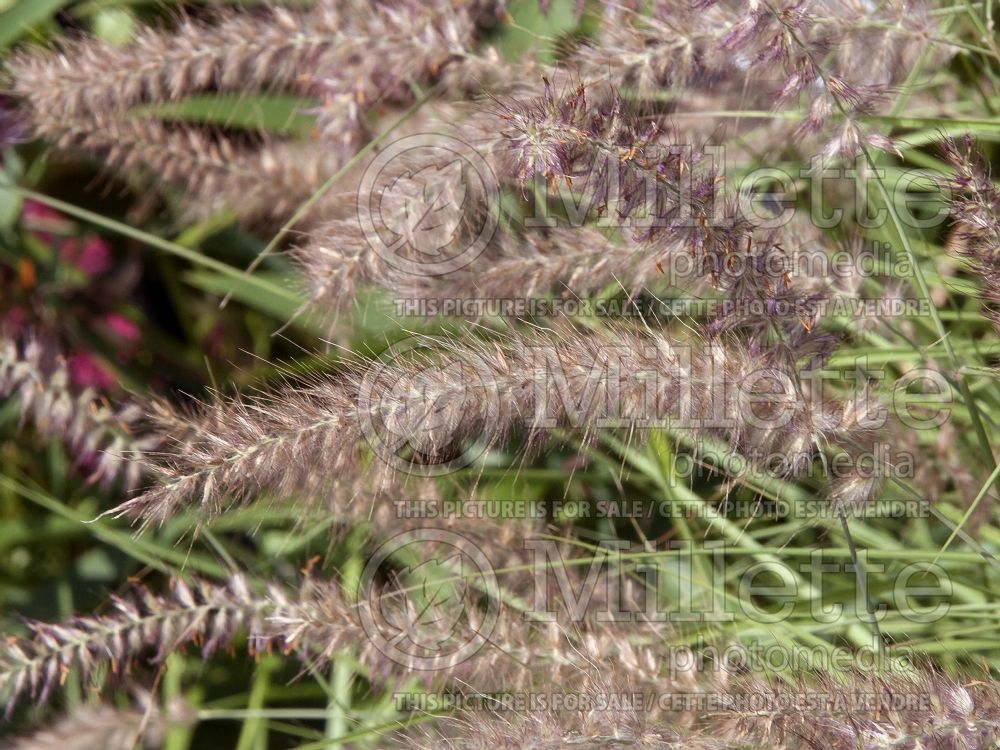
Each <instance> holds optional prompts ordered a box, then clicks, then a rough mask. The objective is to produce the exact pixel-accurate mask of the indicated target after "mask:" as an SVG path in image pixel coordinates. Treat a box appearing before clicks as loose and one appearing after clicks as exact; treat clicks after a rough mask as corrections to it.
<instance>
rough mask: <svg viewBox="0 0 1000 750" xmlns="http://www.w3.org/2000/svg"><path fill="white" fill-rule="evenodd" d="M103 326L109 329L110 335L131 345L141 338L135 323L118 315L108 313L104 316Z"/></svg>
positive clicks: (140, 332)
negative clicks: (112, 334)
mask: <svg viewBox="0 0 1000 750" xmlns="http://www.w3.org/2000/svg"><path fill="white" fill-rule="evenodd" d="M104 324H105V325H106V326H107V327H108V328H110V329H111V331H112V333H114V334H115V335H116V336H118V337H119V338H121V339H124V340H125V341H128V342H129V343H131V344H134V343H136V342H138V341H139V340H140V339H141V338H142V331H141V330H140V329H139V326H137V325H136V324H135V323H133V322H132V321H131V320H129V319H128V318H126V317H125V316H124V315H119V314H118V313H108V314H107V315H105V316H104Z"/></svg>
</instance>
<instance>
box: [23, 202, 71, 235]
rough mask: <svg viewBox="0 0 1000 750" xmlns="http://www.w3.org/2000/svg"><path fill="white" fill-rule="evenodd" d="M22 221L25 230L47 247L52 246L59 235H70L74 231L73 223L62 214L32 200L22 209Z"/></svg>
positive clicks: (25, 203)
mask: <svg viewBox="0 0 1000 750" xmlns="http://www.w3.org/2000/svg"><path fill="white" fill-rule="evenodd" d="M21 220H22V221H23V222H24V226H25V228H26V229H28V230H29V231H30V232H31V234H32V235H33V236H34V237H35V238H36V239H37V240H38V241H39V242H42V243H44V244H46V245H51V244H52V243H53V242H54V241H55V239H56V236H57V235H61V234H63V235H64V234H68V233H69V232H71V231H72V230H73V224H72V222H70V220H69V219H67V218H66V217H65V216H63V215H62V214H61V213H59V212H58V211H56V210H55V209H54V208H49V207H48V206H46V205H45V204H44V203H39V202H38V201H35V200H31V199H30V198H29V199H28V200H26V201H25V202H24V206H23V207H22V208H21Z"/></svg>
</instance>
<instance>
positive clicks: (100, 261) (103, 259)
mask: <svg viewBox="0 0 1000 750" xmlns="http://www.w3.org/2000/svg"><path fill="white" fill-rule="evenodd" d="M59 257H60V258H62V259H63V260H64V261H66V262H67V263H72V264H73V265H74V266H76V267H77V268H79V269H80V270H81V271H83V272H84V273H85V274H86V275H87V276H88V277H90V278H93V277H94V276H100V275H101V274H103V273H105V272H107V271H108V269H110V268H111V247H110V246H109V245H108V243H107V242H105V241H104V240H103V239H101V238H100V237H96V236H90V237H83V238H81V237H70V238H68V239H67V240H65V241H64V242H63V243H62V247H60V248H59Z"/></svg>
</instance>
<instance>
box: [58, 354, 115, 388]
mask: <svg viewBox="0 0 1000 750" xmlns="http://www.w3.org/2000/svg"><path fill="white" fill-rule="evenodd" d="M67 365H68V366H69V377H70V380H71V381H72V383H73V385H74V386H76V387H77V388H96V389H97V390H99V391H108V390H111V389H112V388H114V386H115V383H116V382H117V381H116V379H115V375H114V373H113V372H111V371H110V370H109V369H108V368H107V367H106V366H104V365H103V364H101V362H99V361H98V360H97V359H95V358H94V356H93V355H92V354H90V352H85V351H82V350H77V351H75V352H73V353H72V354H71V355H69V359H68V361H67Z"/></svg>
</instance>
